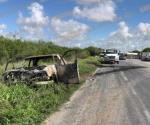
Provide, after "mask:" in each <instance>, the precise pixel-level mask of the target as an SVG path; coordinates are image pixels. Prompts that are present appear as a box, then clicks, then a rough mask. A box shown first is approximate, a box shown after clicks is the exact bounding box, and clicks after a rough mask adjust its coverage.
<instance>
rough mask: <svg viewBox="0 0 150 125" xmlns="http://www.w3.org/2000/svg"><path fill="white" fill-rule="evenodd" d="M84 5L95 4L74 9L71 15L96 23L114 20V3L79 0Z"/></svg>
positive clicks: (106, 0)
mask: <svg viewBox="0 0 150 125" xmlns="http://www.w3.org/2000/svg"><path fill="white" fill-rule="evenodd" d="M80 2H85V3H91V2H93V3H97V4H94V5H93V4H92V5H90V6H83V7H82V8H81V7H79V6H76V7H74V9H73V14H74V15H75V16H77V17H82V18H87V19H89V20H92V21H96V22H104V21H113V20H114V19H115V18H116V14H115V3H114V2H113V1H111V0H105V1H104V0H100V1H99V0H93V1H90V0H80Z"/></svg>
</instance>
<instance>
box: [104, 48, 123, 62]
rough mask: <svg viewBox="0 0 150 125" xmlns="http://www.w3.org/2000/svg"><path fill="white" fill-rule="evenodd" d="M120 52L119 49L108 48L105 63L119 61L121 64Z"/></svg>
mask: <svg viewBox="0 0 150 125" xmlns="http://www.w3.org/2000/svg"><path fill="white" fill-rule="evenodd" d="M119 53H120V51H119V50H117V49H106V50H105V56H104V63H113V64H115V63H117V64H119Z"/></svg>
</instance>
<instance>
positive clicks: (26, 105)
mask: <svg viewBox="0 0 150 125" xmlns="http://www.w3.org/2000/svg"><path fill="white" fill-rule="evenodd" d="M95 64H99V62H98V61H97V58H95V57H89V58H87V59H83V60H79V70H80V75H81V77H82V76H83V75H88V74H91V73H92V72H94V71H95V69H96V66H95ZM0 70H2V68H0ZM79 87H80V84H77V85H69V86H66V85H64V84H55V83H50V84H49V85H42V86H38V87H34V88H33V87H30V86H27V85H25V84H19V83H18V84H16V85H11V86H6V85H4V84H1V83H0V125H38V124H40V123H41V122H42V121H43V120H44V119H46V117H47V116H49V115H50V114H51V113H53V112H55V111H56V110H57V109H58V107H59V106H60V105H61V104H63V103H64V102H66V101H67V100H69V98H70V96H71V95H72V94H73V92H75V91H76V90H77V89H78V88H79Z"/></svg>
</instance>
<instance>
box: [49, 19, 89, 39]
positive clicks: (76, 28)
mask: <svg viewBox="0 0 150 125" xmlns="http://www.w3.org/2000/svg"><path fill="white" fill-rule="evenodd" d="M51 26H52V28H53V30H54V32H55V33H56V36H57V40H58V41H62V42H65V41H66V42H68V41H72V40H83V39H84V38H85V36H86V33H87V32H88V30H89V27H88V26H87V25H86V24H83V23H80V22H77V21H75V20H73V19H70V20H68V21H63V20H61V19H59V18H56V17H54V18H52V20H51Z"/></svg>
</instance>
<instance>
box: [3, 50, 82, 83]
mask: <svg viewBox="0 0 150 125" xmlns="http://www.w3.org/2000/svg"><path fill="white" fill-rule="evenodd" d="M69 52H70V51H67V52H65V53H64V55H63V56H61V55H59V54H49V55H38V56H30V57H26V58H24V59H19V62H18V59H14V60H13V59H11V60H9V61H8V62H7V64H6V67H5V72H4V73H3V74H2V81H3V82H4V83H6V84H13V83H17V82H21V83H26V84H38V83H48V82H47V81H51V80H53V81H55V82H63V83H67V84H68V83H79V72H78V64H77V58H75V60H74V62H67V61H66V60H65V58H64V57H65V55H66V54H67V53H69ZM17 62H18V63H19V64H20V66H15V64H17ZM20 62H23V64H21V63H20Z"/></svg>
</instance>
